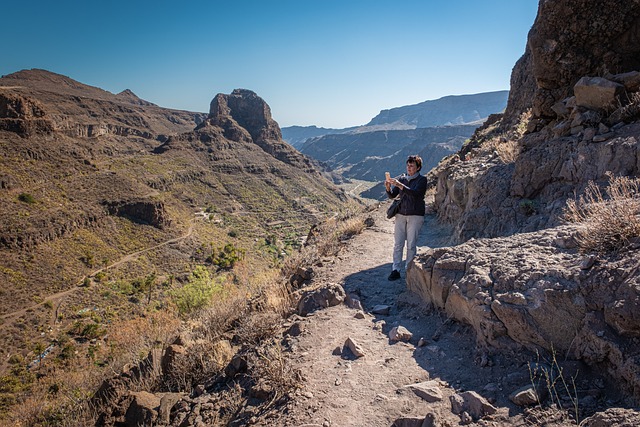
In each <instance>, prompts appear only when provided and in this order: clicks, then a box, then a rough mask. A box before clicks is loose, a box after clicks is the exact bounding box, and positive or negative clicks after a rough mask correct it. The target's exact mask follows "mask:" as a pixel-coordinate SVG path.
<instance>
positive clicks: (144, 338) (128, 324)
mask: <svg viewBox="0 0 640 427" xmlns="http://www.w3.org/2000/svg"><path fill="white" fill-rule="evenodd" d="M179 328H180V319H179V318H178V315H177V313H176V312H175V310H172V309H171V308H169V307H167V308H165V309H163V310H162V311H154V312H151V313H149V314H148V315H147V316H145V317H137V318H135V319H130V320H125V321H121V322H118V323H116V324H114V325H113V326H112V327H111V328H110V330H111V333H110V338H109V342H110V343H111V352H112V354H111V357H112V358H113V360H114V363H113V364H114V365H115V367H116V369H117V368H120V367H121V366H122V365H124V364H125V363H130V362H138V361H140V360H142V359H143V358H145V357H146V356H147V354H148V353H149V350H151V349H152V348H154V347H156V348H157V347H160V348H164V347H166V346H167V345H168V344H169V343H170V342H171V341H172V340H173V338H174V337H175V336H176V335H177V333H178V330H179Z"/></svg>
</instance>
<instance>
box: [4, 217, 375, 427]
mask: <svg viewBox="0 0 640 427" xmlns="http://www.w3.org/2000/svg"><path fill="white" fill-rule="evenodd" d="M365 217H366V214H364V213H359V214H354V213H351V214H348V215H343V216H340V217H338V216H335V217H333V218H331V219H329V220H327V221H325V222H323V223H320V224H319V225H317V226H316V227H315V230H316V232H315V234H314V235H313V237H312V238H311V239H310V241H309V242H308V244H307V245H305V246H304V247H302V248H301V249H300V250H299V251H298V252H297V253H295V254H293V255H291V256H289V257H288V258H287V259H285V262H284V263H283V265H282V266H281V268H272V269H269V270H265V269H259V271H256V270H255V267H254V266H252V265H251V263H249V262H247V261H241V262H238V263H236V265H235V266H234V268H233V269H232V270H231V271H229V272H226V273H224V274H223V275H219V277H220V278H221V280H222V279H224V280H222V281H223V283H222V288H223V292H220V293H219V294H216V297H215V298H214V299H213V300H212V301H211V302H210V304H209V305H207V306H206V307H205V308H203V309H201V310H198V311H196V312H194V313H192V314H191V315H190V316H189V318H185V317H181V316H180V314H179V313H178V310H177V308H176V307H173V306H172V305H171V304H170V303H168V302H164V303H163V304H162V308H161V309H160V310H155V309H154V308H153V307H155V305H154V306H148V307H146V308H145V309H144V310H143V311H144V313H143V315H140V316H137V317H134V318H132V319H127V320H121V321H118V322H117V323H113V324H111V325H109V327H108V329H109V335H108V341H105V342H103V345H102V346H99V345H98V346H94V349H93V350H92V355H91V357H84V353H85V350H86V349H83V348H81V347H79V346H76V347H75V348H78V349H80V354H79V355H77V356H74V357H73V358H72V359H69V360H67V361H66V362H65V363H66V366H65V368H64V369H60V370H59V371H56V368H55V367H54V368H53V369H49V370H47V371H46V375H44V376H43V377H42V378H41V379H40V380H38V381H37V382H36V384H35V385H34V386H33V387H32V388H31V390H29V391H28V393H25V394H24V396H19V398H18V401H17V405H14V406H13V407H12V408H11V410H10V412H9V413H7V414H5V415H6V416H5V418H4V419H2V420H0V425H3V423H4V422H5V421H7V422H9V423H11V424H10V425H17V426H22V425H25V426H26V425H30V426H45V425H46V426H52V425H56V426H74V425H91V424H92V423H93V422H94V421H95V414H93V413H91V411H90V405H89V397H90V396H91V395H92V394H93V393H94V392H95V391H96V390H97V388H98V386H99V385H100V383H101V382H102V381H103V380H104V379H105V378H108V377H112V376H114V375H117V374H119V373H120V372H121V371H122V369H123V367H124V366H125V365H127V364H133V365H137V364H138V363H139V362H140V361H142V360H143V359H144V358H145V357H146V356H147V354H149V351H150V350H151V349H154V348H155V349H164V348H166V347H167V346H168V345H169V344H170V343H171V342H173V340H174V339H175V337H176V336H178V335H181V334H184V336H185V337H187V338H188V341H189V345H187V346H186V350H187V352H186V353H185V354H184V355H182V356H180V360H176V363H175V366H174V365H172V371H174V372H172V374H171V376H166V375H165V376H163V377H162V378H160V377H153V378H142V379H140V380H139V381H138V383H135V384H131V385H130V386H131V387H132V388H135V389H136V390H141V389H146V390H150V391H157V390H159V389H171V390H182V391H189V390H190V389H191V388H192V387H193V386H194V385H196V384H203V383H205V382H208V381H211V380H212V379H214V378H216V377H220V375H221V373H222V372H223V371H224V367H225V366H226V365H227V363H228V360H229V358H230V357H231V356H232V355H233V349H232V347H231V345H230V343H229V341H227V340H228V339H229V337H230V336H232V335H235V336H236V337H237V339H238V341H239V342H240V343H242V344H243V345H245V346H246V347H249V348H252V350H251V351H250V352H251V356H250V357H251V360H252V367H251V369H250V372H248V375H249V377H250V378H251V383H252V384H254V386H255V385H256V384H258V385H259V386H258V387H259V388H260V387H264V389H262V391H265V390H267V391H269V399H268V400H267V401H266V402H265V403H264V404H263V405H264V406H265V407H269V406H271V405H273V404H275V403H276V402H278V401H279V400H280V399H281V398H282V397H284V396H286V395H287V394H288V393H289V392H290V391H291V390H292V389H294V388H295V387H297V386H298V385H299V383H300V381H301V376H300V374H299V373H298V372H294V371H293V370H291V369H290V367H289V366H287V364H286V363H285V358H284V356H283V354H282V349H281V348H280V345H279V343H278V342H277V340H276V339H275V338H274V337H276V336H277V334H278V331H279V326H280V323H281V320H282V318H283V316H284V315H287V314H289V313H290V312H291V310H292V307H293V296H292V295H293V294H292V289H291V285H290V283H289V278H290V276H291V271H295V269H297V268H298V267H308V266H311V265H314V263H315V262H317V261H318V260H319V259H320V258H321V257H324V256H332V255H334V254H337V253H338V252H339V250H340V248H341V247H342V245H343V244H344V241H345V240H348V239H349V238H351V237H352V236H354V235H356V234H358V233H360V232H362V230H363V229H364V228H365V220H364V218H365ZM292 269H293V270H292ZM222 276H224V278H222ZM217 277H218V276H217ZM104 344H107V345H104ZM222 344H224V345H222ZM43 373H45V372H43ZM62 378H64V381H63V380H62ZM74 378H75V379H74ZM52 390H53V391H52ZM224 393H227V394H228V395H229V396H233V399H232V400H233V401H234V402H235V403H233V404H230V406H232V407H233V408H234V412H235V409H237V408H238V407H239V406H240V405H242V404H243V403H242V402H243V401H244V400H245V397H244V393H243V392H242V390H240V389H238V386H236V387H235V388H233V387H232V388H228V389H226V391H224V392H222V394H220V396H222V395H223V394H224ZM220 405H221V406H220V408H222V407H223V406H224V405H227V406H229V405H228V402H227V403H225V399H223V398H221V400H220ZM224 412H226V413H228V411H224V410H222V409H221V412H220V413H221V414H222V413H224Z"/></svg>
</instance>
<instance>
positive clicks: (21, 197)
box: [18, 193, 36, 204]
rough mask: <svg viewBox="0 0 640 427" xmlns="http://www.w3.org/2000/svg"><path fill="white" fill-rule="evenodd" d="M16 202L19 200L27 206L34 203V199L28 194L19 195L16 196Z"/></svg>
mask: <svg viewBox="0 0 640 427" xmlns="http://www.w3.org/2000/svg"><path fill="white" fill-rule="evenodd" d="M18 200H20V201H21V202H24V203H28V204H33V203H35V202H36V199H35V197H33V196H32V195H31V194H29V193H20V194H19V195H18Z"/></svg>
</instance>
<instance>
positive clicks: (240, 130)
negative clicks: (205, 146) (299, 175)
mask: <svg viewBox="0 0 640 427" xmlns="http://www.w3.org/2000/svg"><path fill="white" fill-rule="evenodd" d="M216 128H217V129H218V130H217V131H216V130H215V129H216ZM219 129H221V130H222V135H223V136H224V138H226V139H228V140H230V141H236V142H245V143H254V144H256V145H257V146H259V147H260V148H262V150H264V151H265V152H266V153H268V154H270V155H271V156H273V157H275V158H276V159H278V160H280V161H282V162H285V163H288V164H290V165H292V166H295V167H298V168H300V169H302V170H305V171H307V172H311V173H314V169H315V167H314V166H313V164H312V163H313V162H312V161H311V159H309V158H308V157H306V156H304V155H303V154H300V152H298V151H297V150H296V149H294V148H292V147H291V146H290V145H289V144H287V143H286V142H284V140H283V139H282V132H281V131H280V126H279V125H278V123H277V122H276V121H275V120H273V118H272V117H271V108H269V105H268V104H267V103H266V102H265V101H264V100H263V99H262V98H260V97H259V96H258V95H257V94H256V93H255V92H253V91H251V90H247V89H234V91H233V92H231V94H230V95H226V94H222V93H219V94H217V95H216V96H215V97H214V98H213V100H212V101H211V107H210V109H209V117H208V118H207V120H205V121H204V122H203V123H201V124H200V125H199V126H198V127H197V128H196V132H199V133H201V134H203V133H205V134H206V133H212V135H214V136H215V135H217V134H219V133H220V130H219ZM315 172H317V171H315Z"/></svg>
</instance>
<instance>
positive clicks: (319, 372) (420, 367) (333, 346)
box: [256, 206, 575, 427]
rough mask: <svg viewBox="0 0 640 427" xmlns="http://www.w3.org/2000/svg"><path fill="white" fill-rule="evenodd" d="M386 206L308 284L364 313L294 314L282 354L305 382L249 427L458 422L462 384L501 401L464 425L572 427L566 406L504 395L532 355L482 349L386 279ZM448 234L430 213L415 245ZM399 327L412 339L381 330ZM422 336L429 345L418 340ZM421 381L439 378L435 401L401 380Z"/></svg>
mask: <svg viewBox="0 0 640 427" xmlns="http://www.w3.org/2000/svg"><path fill="white" fill-rule="evenodd" d="M383 207H384V206H383ZM383 211H384V209H382V208H380V209H378V210H377V211H375V212H373V213H372V214H373V215H374V216H375V225H374V226H373V227H370V228H368V229H366V230H365V231H364V232H363V233H362V234H361V235H358V236H356V237H355V238H354V239H353V240H352V241H351V242H350V244H349V245H348V246H347V247H346V248H345V249H344V251H343V252H342V253H341V255H340V256H339V257H337V258H336V259H335V260H331V261H328V260H325V261H324V262H323V265H321V266H319V267H317V268H315V274H316V276H315V279H314V282H316V283H315V284H316V285H317V284H319V283H339V284H341V285H342V286H343V287H344V288H345V290H346V292H347V294H350V295H352V296H354V297H355V298H358V299H359V300H360V301H361V303H362V305H363V307H364V312H365V317H364V319H358V318H356V317H355V315H356V313H357V310H355V309H353V308H349V307H348V306H347V305H346V304H341V305H338V306H334V307H330V308H327V309H324V310H320V311H316V312H314V313H312V314H310V315H309V316H307V317H304V318H300V317H297V318H295V317H294V319H292V321H299V322H300V323H301V325H302V329H303V332H302V333H301V334H300V335H299V336H298V337H295V338H290V341H289V345H290V347H289V348H290V350H291V352H290V353H288V354H289V356H288V357H289V359H290V362H291V363H292V364H293V366H294V367H295V368H298V369H300V370H301V372H302V375H303V377H304V381H303V384H302V388H301V390H300V391H298V392H296V394H295V396H294V398H293V400H292V401H291V402H290V403H289V404H288V406H287V407H286V408H284V409H283V408H279V409H277V410H275V409H274V410H273V411H272V412H271V413H269V414H266V417H264V418H261V420H260V421H258V422H257V424H256V425H265V426H266V425H270V426H273V425H278V426H299V427H302V426H323V427H324V426H363V427H364V426H366V427H374V426H381V427H382V426H385V427H389V426H391V425H392V424H393V423H394V421H396V420H398V419H399V418H403V417H408V418H412V417H420V418H424V417H425V415H427V414H428V413H432V414H433V415H435V419H436V420H437V423H439V424H434V425H440V426H447V425H449V426H454V425H455V426H457V425H462V421H461V418H460V416H458V415H455V414H453V413H452V412H451V403H450V399H449V396H451V395H453V394H456V393H460V392H462V391H467V390H472V391H475V392H477V393H479V394H480V395H482V396H483V397H485V398H486V399H488V400H489V401H490V402H492V403H493V404H494V405H495V406H496V407H497V408H498V412H497V413H496V414H494V415H492V416H489V417H486V418H484V419H482V420H476V421H475V422H472V423H471V424H469V425H483V426H489V425H493V426H501V425H516V426H517V425H522V426H525V425H543V424H544V425H549V426H551V425H553V426H561V425H575V422H573V421H572V420H569V419H568V418H567V414H566V412H565V411H560V410H558V409H553V410H549V409H547V410H546V411H542V410H541V409H538V410H534V411H530V410H529V411H523V409H522V408H519V407H517V406H515V405H514V404H513V403H512V402H511V401H510V400H509V398H508V396H509V394H510V393H512V392H513V391H515V390H517V389H519V388H521V387H523V386H527V385H530V384H531V380H530V373H529V365H528V362H532V361H535V359H532V358H534V357H535V356H534V355H530V354H525V353H519V354H500V355H488V354H486V353H482V352H479V351H478V350H477V349H476V346H475V340H474V337H473V335H472V331H471V330H470V328H468V327H466V326H464V325H461V324H459V323H456V322H453V321H449V320H448V319H446V318H445V317H443V315H442V314H441V313H438V312H436V311H434V310H429V309H428V308H427V307H425V306H424V303H423V302H422V301H421V300H420V299H419V298H418V297H417V296H416V295H415V294H412V293H410V292H408V291H406V284H405V281H404V277H405V275H404V272H402V279H400V280H398V281H395V282H389V281H388V280H387V276H388V274H389V272H390V270H391V263H390V261H391V252H392V245H393V221H392V220H387V219H386V218H384V216H383V215H382V214H383ZM447 237H448V230H446V229H444V228H443V227H442V226H441V225H438V224H437V222H436V219H435V218H434V217H431V216H427V217H426V219H425V224H424V227H423V229H422V232H421V236H420V241H419V247H424V246H430V247H440V246H443V245H445V244H446V241H447ZM419 253H420V250H419ZM378 304H386V305H389V306H391V311H390V314H389V315H387V316H381V315H373V314H370V312H371V310H372V308H373V307H374V306H376V305H378ZM398 325H402V326H404V327H406V328H407V329H408V330H409V331H411V332H412V333H413V338H412V339H411V341H410V342H408V343H403V342H398V343H394V342H392V341H391V340H390V339H389V337H388V332H389V331H390V329H391V328H393V327H394V326H398ZM349 337H350V338H352V339H353V340H355V341H356V342H357V343H358V344H359V345H360V346H361V347H362V348H363V349H364V352H365V356H363V357H360V358H356V357H355V356H353V354H352V353H350V351H348V350H345V341H346V340H347V338H349ZM421 338H424V339H425V340H426V344H424V345H422V346H419V345H418V341H419V340H420V339H421ZM426 380H436V381H439V386H440V387H439V388H440V390H441V392H442V395H443V399H442V400H441V401H439V402H434V403H428V402H427V401H425V400H423V399H422V398H420V397H418V396H417V395H415V394H414V393H413V392H412V391H411V390H410V389H408V388H407V387H406V386H408V385H411V384H414V383H419V382H422V381H426ZM543 421H544V422H543ZM540 423H543V424H540ZM411 425H413V424H411ZM417 425H420V424H417ZM429 425H431V424H429Z"/></svg>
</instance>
